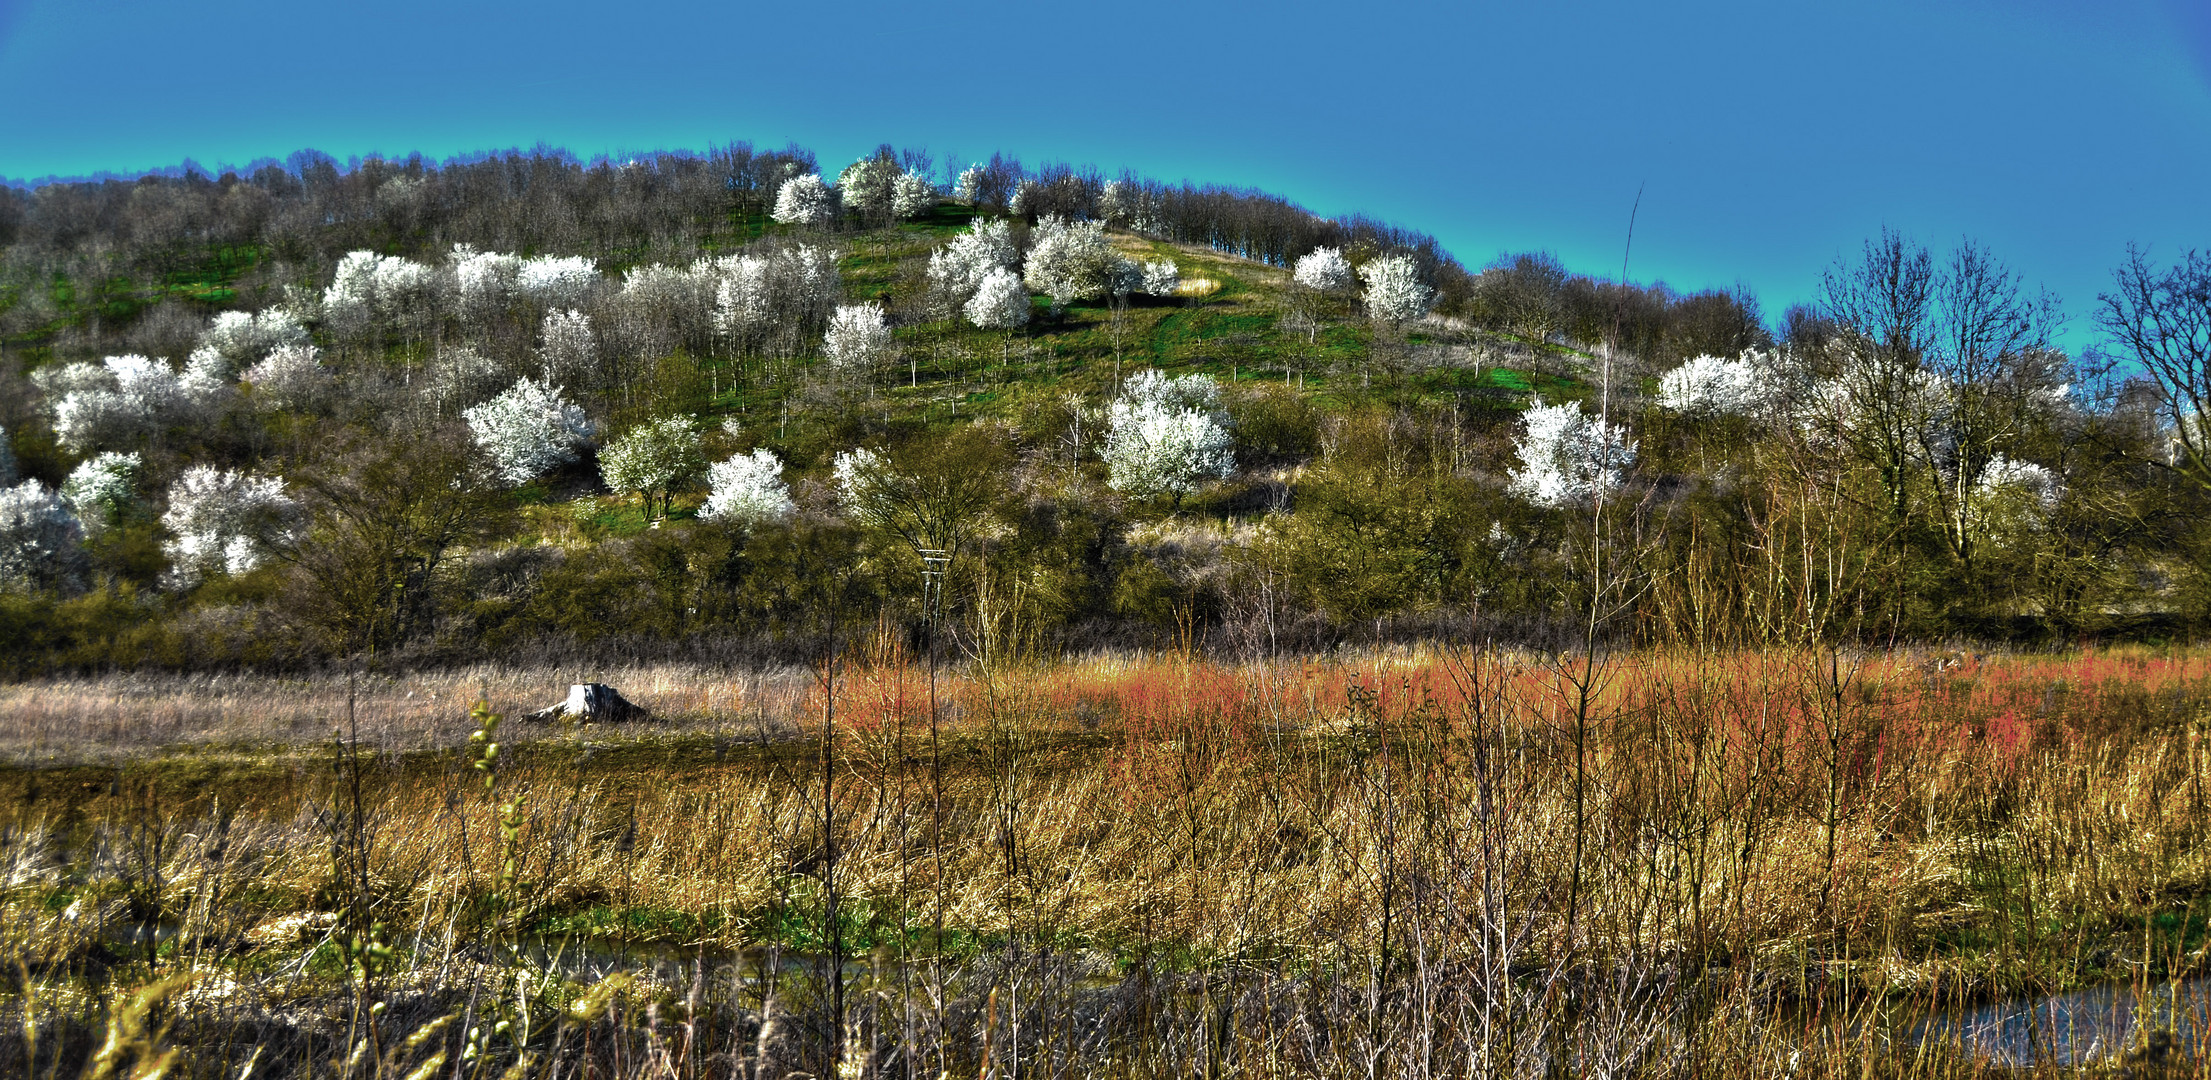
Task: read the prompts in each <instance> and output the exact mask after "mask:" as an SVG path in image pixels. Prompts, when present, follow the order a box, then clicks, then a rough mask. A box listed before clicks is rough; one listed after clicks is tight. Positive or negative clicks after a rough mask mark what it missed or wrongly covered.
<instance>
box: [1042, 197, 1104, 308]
mask: <svg viewBox="0 0 2211 1080" xmlns="http://www.w3.org/2000/svg"><path fill="white" fill-rule="evenodd" d="M1125 262H1127V260H1125V259H1123V258H1121V256H1120V254H1119V253H1118V252H1116V251H1114V250H1113V243H1112V241H1110V240H1107V239H1106V234H1105V223H1104V222H1099V221H1082V222H1073V223H1070V222H1068V221H1067V220H1066V219H1065V218H1061V217H1058V216H1056V215H1055V216H1050V217H1046V218H1045V219H1044V220H1042V221H1040V222H1037V226H1036V232H1035V233H1034V234H1033V236H1032V238H1031V242H1030V244H1029V260H1028V265H1027V267H1026V269H1025V271H1024V274H1023V278H1024V280H1026V281H1027V283H1028V286H1029V291H1031V292H1039V293H1043V294H1044V295H1046V296H1049V297H1051V298H1052V311H1053V313H1054V314H1057V313H1059V312H1061V311H1065V310H1066V309H1067V305H1068V304H1070V303H1072V302H1074V301H1076V300H1081V299H1085V298H1088V297H1094V296H1101V295H1104V294H1105V293H1106V291H1107V290H1108V289H1109V288H1111V286H1112V284H1113V280H1114V278H1113V274H1114V271H1115V270H1117V269H1119V268H1120V266H1121V264H1123V263H1125Z"/></svg>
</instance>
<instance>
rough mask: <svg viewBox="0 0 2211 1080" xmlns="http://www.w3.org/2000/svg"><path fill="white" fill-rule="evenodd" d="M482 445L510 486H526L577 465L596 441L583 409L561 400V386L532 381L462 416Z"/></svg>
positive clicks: (519, 383)
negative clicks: (584, 447)
mask: <svg viewBox="0 0 2211 1080" xmlns="http://www.w3.org/2000/svg"><path fill="white" fill-rule="evenodd" d="M462 416H463V417H464V418H465V419H466V420H467V421H468V430H469V434H470V435H472V436H474V438H475V440H476V445H477V446H478V447H481V448H482V449H483V451H484V453H485V454H487V455H489V456H490V458H491V463H492V468H493V470H494V471H495V472H497V473H498V474H499V478H500V479H502V480H504V481H506V482H507V483H509V484H526V483H528V482H530V481H531V480H533V479H535V478H537V477H539V476H542V475H544V474H545V473H546V472H547V471H549V470H551V469H553V468H555V467H556V466H560V465H565V464H567V463H569V462H571V461H574V460H576V449H577V447H578V446H579V445H581V444H583V443H585V442H587V441H589V440H590V438H591V432H592V428H591V421H590V420H589V419H587V418H586V417H585V416H584V412H583V409H582V408H580V407H578V406H576V405H574V404H571V403H570V402H569V401H568V400H567V399H566V398H563V397H561V396H560V387H559V386H557V385H554V384H552V383H541V382H538V381H537V380H535V379H532V378H530V377H528V376H526V375H525V376H523V377H522V378H520V379H518V380H516V381H515V384H514V385H513V386H511V387H509V388H508V389H507V391H506V392H505V393H503V394H500V395H499V396H498V397H495V398H493V399H491V400H490V401H487V402H484V403H483V404H481V405H478V406H476V407H475V408H472V409H469V410H467V411H466V412H464V413H462Z"/></svg>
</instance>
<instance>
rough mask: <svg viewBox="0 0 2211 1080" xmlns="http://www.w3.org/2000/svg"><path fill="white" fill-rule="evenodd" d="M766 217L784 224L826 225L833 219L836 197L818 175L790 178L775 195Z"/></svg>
mask: <svg viewBox="0 0 2211 1080" xmlns="http://www.w3.org/2000/svg"><path fill="white" fill-rule="evenodd" d="M770 216H771V217H773V218H775V220H777V221H780V222H782V223H783V224H785V225H827V224H829V223H830V222H831V221H834V220H835V219H836V217H837V200H836V196H835V194H834V193H832V192H831V191H830V190H829V185H827V184H824V183H822V182H821V177H819V176H816V175H813V174H808V175H805V176H794V177H792V178H790V179H789V180H785V181H783V187H782V188H781V189H779V190H778V191H777V192H776V193H775V211H774V212H773V213H772V214H771V215H770Z"/></svg>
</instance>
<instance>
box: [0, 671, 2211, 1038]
mask: <svg viewBox="0 0 2211 1080" xmlns="http://www.w3.org/2000/svg"><path fill="white" fill-rule="evenodd" d="M901 642H902V639H901V638H899V637H898V636H897V635H892V634H887V633H885V634H878V635H875V637H874V638H873V639H872V640H870V641H868V642H866V643H865V644H864V645H862V646H860V647H856V648H855V649H854V650H853V651H852V652H850V653H849V654H848V655H847V656H845V657H844V658H843V659H841V660H840V661H839V662H838V663H837V664H836V665H835V666H834V667H833V668H832V667H826V666H822V665H816V666H814V667H812V668H802V669H791V670H786V671H781V672H770V673H765V674H761V673H732V672H726V671H715V670H709V669H704V668H691V669H684V668H677V667H661V668H636V669H630V670H622V671H616V672H607V673H599V674H603V675H604V678H605V680H606V681H609V682H614V683H616V684H617V685H621V686H622V688H623V689H624V691H625V692H626V693H629V694H630V695H631V696H632V697H634V698H635V699H636V700H638V701H639V703H641V704H643V705H645V706H646V707H648V708H650V709H653V710H654V712H655V714H656V718H655V719H654V720H652V721H650V722H644V723H636V724H624V725H607V726H599V727H588V726H586V727H578V726H562V725H559V724H528V723H524V722H522V721H520V720H518V719H516V717H518V716H519V715H520V714H521V713H523V712H526V711H527V710H529V709H534V708H536V707H538V706H540V705H543V704H547V703H549V702H550V701H552V700H554V699H556V698H557V697H558V696H559V691H560V687H559V686H557V685H553V683H555V682H556V681H560V680H565V679H566V678H569V677H577V678H581V677H582V675H581V674H575V675H573V676H571V674H570V673H566V672H560V673H537V674H535V675H533V676H531V677H530V678H525V677H523V676H522V675H521V674H520V673H517V672H514V671H504V672H502V671H495V670H491V669H477V670H463V671H456V672H453V673H450V674H445V675H437V676H420V677H413V678H401V677H377V678H369V677H359V678H352V679H349V678H347V677H344V676H321V677H315V678H299V679H294V680H290V681H278V680H273V679H272V680H263V679H257V678H253V677H244V676H231V677H226V678H225V679H223V680H215V679H212V678H210V677H206V676H198V677H190V678H187V677H168V678H164V677H156V676H133V677H114V678H108V679H80V680H74V681H58V680H57V681H51V682H28V683H19V684H14V685H11V686H9V687H7V688H5V690H4V691H0V695H4V696H0V748H4V750H5V752H6V754H7V755H8V757H9V760H10V766H9V768H8V769H7V771H6V772H4V773H0V807H4V808H5V809H4V810H0V815H4V816H0V823H4V824H0V838H4V840H5V845H4V848H0V861H4V869H0V881H4V882H5V889H6V891H5V894H4V895H5V899H4V901H0V903H4V909H0V910H4V912H5V914H4V917H0V949H4V950H5V953H6V957H5V963H6V966H7V968H8V969H9V971H10V972H11V973H12V976H11V978H10V979H9V981H8V985H7V989H6V996H5V998H4V999H0V1002H4V1004H0V1008H5V1010H6V1011H7V1012H8V1013H10V1014H11V1015H10V1016H9V1017H8V1018H7V1020H8V1023H7V1024H6V1030H7V1032H8V1034H7V1035H6V1036H4V1038H5V1040H6V1041H5V1043H4V1044H0V1071H5V1072H7V1073H8V1074H10V1075H40V1076H45V1075H53V1076H76V1075H80V1074H82V1075H101V1076H106V1075H151V1074H152V1073H154V1072H157V1071H159V1072H162V1074H163V1075H170V1076H210V1077H212V1076H217V1075H221V1076H228V1077H239V1076H247V1075H251V1076H310V1075H314V1076H324V1075H327V1076H394V1077H423V1078H427V1077H431V1076H444V1075H457V1076H470V1077H474V1076H507V1077H537V1076H543V1077H548V1078H550V1077H557V1076H624V1077H627V1076H678V1077H691V1076H717V1077H719V1076H743V1077H768V1076H788V1075H791V1074H794V1073H803V1074H806V1075H809V1076H822V1077H825V1076H830V1075H836V1076H840V1077H862V1076H912V1075H951V1076H1005V1077H1012V1076H1018V1075H1021V1074H1023V1073H1028V1074H1032V1075H1039V1076H1054V1077H1057V1076H1069V1077H1074V1076H1169V1075H1173V1076H1208V1077H1214V1076H1218V1077H1227V1076H1247V1075H1249V1076H1257V1075H1266V1076H1354V1075H1356V1076H1383V1075H1388V1076H1416V1075H1417V1076H1436V1075H1441V1076H1519V1075H1527V1076H1540V1075H1606V1076H1621V1075H1719V1076H1768V1075H1782V1074H1788V1075H1807V1076H1841V1075H1846V1074H1847V1075H1852V1076H1864V1075H1879V1076H1981V1075H2017V1074H2030V1073H2032V1074H2040V1073H2050V1074H2057V1073H2064V1074H2067V1075H2071V1074H2073V1073H2074V1072H2075V1071H2079V1072H2085V1073H2088V1074H2095V1075H2103V1074H2105V1073H2106V1072H2110V1071H2112V1070H2117V1069H2122V1068H2124V1069H2131V1070H2133V1072H2132V1073H2131V1075H2147V1074H2150V1071H2151V1070H2154V1068H2156V1067H2160V1066H2161V1065H2167V1064H2169V1065H2170V1067H2171V1068H2173V1069H2176V1070H2179V1069H2190V1070H2192V1069H2193V1068H2194V1067H2195V1066H2194V1065H2193V1064H2191V1062H2193V1061H2197V1060H2201V1055H2200V1053H2199V1051H2200V1050H2201V1049H2202V1048H2201V1047H2200V1046H2198V1045H2196V1043H2197V1042H2198V1041H2199V1040H2200V1039H2201V1038H2202V1029H2201V1028H2200V1026H2198V1025H2194V1024H2192V1023H2191V1022H2189V1021H2188V1019H2187V1018H2186V1017H2173V1016H2168V1017H2166V1018H2165V1019H2164V1020H2163V1021H2160V1022H2149V1023H2143V1024H2140V1025H2138V1026H2137V1027H2136V1028H2135V1029H2134V1030H2132V1031H2122V1032H2120V1034H2121V1035H2123V1036H2124V1039H2123V1041H2114V1040H2112V1039H2108V1038H2107V1039H2106V1041H2105V1042H2104V1043H2102V1044H2101V1045H2100V1046H2099V1047H2098V1048H2097V1049H2096V1050H2095V1051H2094V1053H2093V1054H2091V1055H2089V1056H2090V1057H2092V1058H2093V1059H2094V1060H2093V1061H2089V1062H2087V1063H2078V1062H2075V1061H2073V1060H2072V1059H2073V1056H2074V1055H2078V1054H2083V1053H2085V1051H2084V1050H2083V1048H2082V1047H2080V1046H2075V1045H2073V1044H2071V1043H2069V1042H2067V1041H2066V1040H2065V1039H2064V1038H2063V1036H2064V1034H2065V1033H2062V1032H2060V1033H2056V1035H2055V1036H2051V1034H2050V1033H2047V1032H2045V1033H2044V1035H2045V1038H2044V1040H2043V1041H2041V1042H2039V1043H2036V1044H2034V1045H2033V1046H2030V1047H2029V1052H2028V1053H2027V1054H2026V1056H2025V1057H2021V1055H2020V1052H2019V1048H2018V1047H2016V1046H2014V1047H2008V1048H2006V1047H1993V1046H1991V1045H1989V1044H1986V1043H1976V1042H1975V1041H1974V1040H1973V1039H1972V1038H1969V1037H1966V1038H1960V1037H1952V1036H1951V1035H1948V1034H1944V1033H1941V1032H1940V1031H1936V1032H1934V1033H1932V1034H1930V1033H1929V1028H1930V1025H1934V1026H1937V1027H1939V1025H1940V1024H1941V1023H1942V1022H1943V1021H1944V1020H1945V1019H1946V1018H1955V1017H1957V1016H1960V1015H1963V1012H1962V1010H1968V1009H1970V1008H1972V1007H1973V1006H1976V1005H1981V1004H1985V1003H1988V1002H1991V1001H2006V1000H2021V999H2023V1000H2033V999H2034V998H2035V997H2036V996H2037V995H2044V994H2051V993H2057V992H2062V991H2067V990H2074V989H2078V988H2082V987H2098V986H2105V985H2110V984H2118V985H2120V986H2121V987H2123V988H2124V990H2123V992H2122V993H2121V994H2120V995H2119V996H2120V997H2124V998H2128V999H2129V1000H2135V999H2140V1000H2143V1001H2146V1000H2147V999H2149V998H2151V997H2153V996H2154V995H2155V993H2156V991H2157V989H2158V988H2159V987H2161V986H2164V985H2166V984H2168V983H2171V982H2174V981H2176V980H2177V981H2178V982H2179V983H2180V985H2181V986H2182V987H2184V988H2187V987H2191V986H2193V985H2194V984H2191V983H2189V982H2188V981H2187V980H2188V979H2189V978H2190V977H2192V976H2194V975H2196V974H2198V973H2199V972H2200V970H2201V967H2202V962H2203V956H2204V951H2205V949H2206V948H2207V946H2211V937H2207V936H2206V934H2205V926H2206V916H2207V915H2211V903H2207V900H2206V884H2207V883H2211V854H2207V853H2206V851H2205V849H2204V847H2203V845H2201V844H2200V843H2199V842H2198V837H2199V836H2200V835H2201V834H2202V831H2203V828H2204V825H2205V823H2206V820H2207V810H2206V797H2205V792H2204V787H2203V776H2204V772H2205V767H2206V764H2207V762H2206V752H2207V747H2206V745H2205V739H2206V717H2207V713H2206V705H2207V703H2211V699H2207V695H2211V653H2206V652H2201V651H2194V650H2171V649H2151V648H2146V647H2137V648H2129V649H2122V650H2115V651H2104V652H2076V653H2067V654H1997V655H1988V656H1981V655H1976V654H1973V653H1969V652H1940V651H1920V652H1901V651H1900V652H1893V653H1884V652H1867V653H1851V652H1837V651H1818V652H1815V651H1796V652H1791V651H1765V652H1746V653H1734V654H1720V655H1699V654H1693V653H1686V652H1666V651H1653V652H1637V653H1625V654H1620V655H1615V656H1607V655H1604V654H1597V655H1590V654H1586V653H1568V654H1537V653H1531V652H1525V651H1515V650H1503V649H1496V650H1485V649H1446V648H1435V647H1431V648H1397V649H1386V650H1379V651H1373V652H1367V653H1356V654H1353V653H1345V654H1339V655H1337V656H1334V657H1330V658H1326V659H1304V660H1283V661H1273V662H1266V661H1261V662H1249V663H1242V664H1230V663H1223V662H1217V661H1212V660H1208V659H1205V658H1204V657H1202V656H1197V655H1188V654H1179V653H1164V654H1150V655H1135V654H1115V655H1099V656H1092V657H1087V658H1081V659H1070V660H1061V661H1057V662H1052V663H1035V664H1007V665H1005V666H987V665H982V664H978V663H975V662H973V661H972V660H963V661H961V662H958V663H947V664H945V665H942V668H941V670H940V671H939V672H938V673H937V675H936V676H935V677H934V678H932V676H931V673H930V670H929V665H927V664H925V663H923V662H920V661H919V660H918V659H917V658H915V657H914V656H911V655H909V654H908V653H907V652H906V651H904V649H903V648H902V647H901ZM472 709H473V711H472ZM500 713H504V714H506V717H507V718H506V719H505V720H503V721H502V720H497V719H494V717H495V716H497V715H499V714H500ZM2159 1028H2169V1029H2170V1033H2169V1034H2166V1035H2157V1034H2155V1032H2156V1031H2157V1030H2158V1029H2159ZM164 1070H165V1071H164ZM2176 1074H2178V1073H2176ZM2190 1074H2192V1073H2190Z"/></svg>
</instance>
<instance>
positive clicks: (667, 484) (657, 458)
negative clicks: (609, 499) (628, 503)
mask: <svg viewBox="0 0 2211 1080" xmlns="http://www.w3.org/2000/svg"><path fill="white" fill-rule="evenodd" d="M705 464H706V461H705V458H704V457H702V456H701V455H700V453H699V432H698V429H697V428H696V427H695V426H693V424H692V419H691V417H688V416H663V417H661V418H659V419H657V420H647V421H646V422H644V423H642V424H639V425H637V426H636V427H633V428H631V429H629V430H628V431H626V432H624V433H623V434H622V437H621V438H619V439H616V440H614V441H613V442H611V443H609V444H607V448H606V449H604V450H602V451H600V452H599V475H600V476H601V477H603V478H604V479H605V480H606V486H607V487H609V488H612V489H614V490H615V491H634V492H637V494H638V495H639V496H640V497H641V498H643V499H644V502H645V516H647V517H651V516H653V495H654V493H655V492H657V493H659V495H660V511H661V513H662V514H666V513H667V512H668V508H669V504H670V503H671V502H672V501H673V500H674V499H675V494H676V490H677V489H678V488H680V487H682V486H683V485H684V484H687V483H689V482H690V481H691V478H692V477H695V476H697V475H698V474H699V470H700V468H701V467H703V466H704V465H705Z"/></svg>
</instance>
